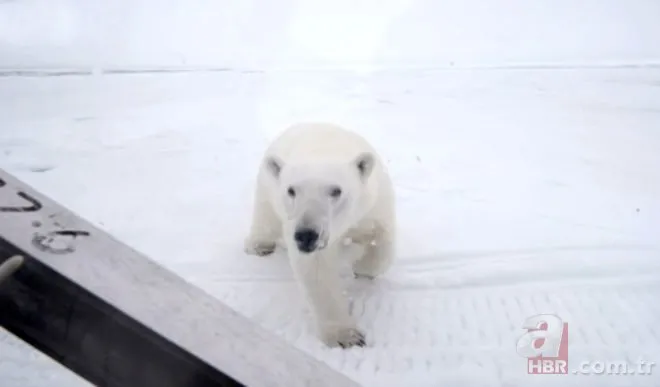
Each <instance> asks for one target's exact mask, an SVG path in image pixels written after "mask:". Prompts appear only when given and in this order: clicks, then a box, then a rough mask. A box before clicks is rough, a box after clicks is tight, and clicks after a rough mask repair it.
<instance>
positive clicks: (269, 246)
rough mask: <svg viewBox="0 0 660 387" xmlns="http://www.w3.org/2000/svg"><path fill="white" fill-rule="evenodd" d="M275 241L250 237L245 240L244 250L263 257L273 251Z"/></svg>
mask: <svg viewBox="0 0 660 387" xmlns="http://www.w3.org/2000/svg"><path fill="white" fill-rule="evenodd" d="M276 247H277V243H275V242H272V241H258V240H254V239H252V238H248V239H246V240H245V248H244V251H245V253H246V254H249V255H257V256H260V257H265V256H267V255H270V254H272V253H274V252H275V248H276Z"/></svg>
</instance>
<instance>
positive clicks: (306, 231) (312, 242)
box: [293, 227, 320, 253]
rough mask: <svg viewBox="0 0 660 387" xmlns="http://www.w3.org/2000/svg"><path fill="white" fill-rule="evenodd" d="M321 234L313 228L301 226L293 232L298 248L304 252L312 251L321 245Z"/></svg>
mask: <svg viewBox="0 0 660 387" xmlns="http://www.w3.org/2000/svg"><path fill="white" fill-rule="evenodd" d="M319 238H320V234H319V233H318V231H316V230H315V229H313V228H308V227H304V228H299V229H297V230H296V232H295V233H294V234H293V239H294V240H295V241H296V246H298V250H300V251H301V252H303V253H311V252H313V251H314V250H316V249H317V248H318V247H319Z"/></svg>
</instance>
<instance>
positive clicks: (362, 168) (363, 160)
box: [353, 152, 375, 181]
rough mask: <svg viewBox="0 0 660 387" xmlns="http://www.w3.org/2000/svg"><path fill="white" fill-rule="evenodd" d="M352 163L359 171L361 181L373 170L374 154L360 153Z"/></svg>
mask: <svg viewBox="0 0 660 387" xmlns="http://www.w3.org/2000/svg"><path fill="white" fill-rule="evenodd" d="M353 163H354V165H355V166H356V167H357V170H358V172H359V173H360V179H362V181H366V180H367V179H368V178H369V176H371V172H372V171H373V170H374V163H375V159H374V155H372V154H371V153H369V152H365V153H362V154H360V155H359V156H358V157H357V158H356V159H355V161H354V162H353Z"/></svg>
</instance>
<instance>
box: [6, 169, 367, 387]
mask: <svg viewBox="0 0 660 387" xmlns="http://www.w3.org/2000/svg"><path fill="white" fill-rule="evenodd" d="M14 256H20V257H23V259H22V264H20V267H18V269H17V270H16V271H15V272H14V273H13V274H10V275H9V276H8V277H7V278H6V279H5V280H4V281H1V282H0V325H2V326H3V327H4V328H6V329H7V330H8V331H10V332H12V333H13V334H15V335H16V336H18V337H19V338H21V339H22V340H24V341H26V342H27V343H29V344H30V345H32V346H33V347H35V348H37V349H38V350H40V351H42V352H44V353H45V354H47V355H48V356H50V357H52V358H53V359H55V360H56V361H58V362H59V363H61V364H63V365H64V366H66V367H67V368H70V369H71V370H73V371H74V372H76V373H77V374H79V375H81V376H82V377H84V378H85V379H87V380H89V381H90V382H91V383H93V384H95V385H97V386H107V387H120V386H121V387H132V386H135V387H151V386H154V387H193V386H194V387H197V386H200V387H201V386H209V387H210V386H242V385H246V386H255V387H256V386H286V387H297V386H314V387H324V386H327V387H351V386H357V384H356V383H355V382H354V381H352V380H350V379H349V378H347V377H346V376H344V375H341V374H339V373H337V372H335V371H334V370H332V369H331V368H329V367H328V366H327V365H325V364H323V363H321V362H320V361H318V360H316V359H314V358H312V357H311V356H308V355H307V354H305V353H303V352H302V351H300V350H298V349H296V348H294V347H291V346H289V345H288V344H286V343H285V342H284V341H283V340H282V339H280V338H279V337H276V336H275V335H273V334H270V333H268V332H266V331H265V330H263V329H262V328H260V327H259V326H257V325H256V324H254V323H252V322H251V321H250V320H249V319H247V318H245V317H244V316H242V315H240V314H238V313H236V312H235V311H233V310H232V309H231V308H229V307H228V306H227V305H225V304H223V303H222V302H220V301H219V300H217V299H215V298H214V297H211V296H210V295H208V294H206V293H204V292H202V291H201V290H200V289H198V288H196V287H194V286H192V285H191V284H188V283H187V282H185V281H184V280H183V279H181V278H180V277H178V276H177V275H176V274H174V273H172V272H170V271H168V270H166V269H165V268H163V267H161V266H160V265H158V264H156V263H155V262H153V261H151V260H149V259H148V258H146V257H144V256H143V255H141V254H139V253H138V252H136V251H134V250H132V249H130V248H129V247H127V246H126V245H124V244H123V243H121V242H119V241H117V240H115V239H113V238H112V237H111V236H109V235H107V234H106V233H105V232H103V231H101V230H100V229H97V228H96V227H94V226H93V225H91V224H90V223H88V222H86V221H84V220H83V219H81V218H79V217H78V216H76V215H75V214H73V213H71V212H70V211H69V210H67V209H65V208H63V207H61V206H60V205H58V204H57V203H55V202H53V201H52V200H50V199H48V198H47V197H45V196H44V195H42V194H40V193H38V192H36V191H35V190H34V189H32V188H30V187H28V186H27V185H25V184H23V183H21V182H19V181H18V180H16V179H15V178H13V177H12V176H10V175H9V174H7V173H6V172H5V171H2V170H0V264H2V263H4V262H5V261H7V260H8V259H9V258H11V257H14Z"/></svg>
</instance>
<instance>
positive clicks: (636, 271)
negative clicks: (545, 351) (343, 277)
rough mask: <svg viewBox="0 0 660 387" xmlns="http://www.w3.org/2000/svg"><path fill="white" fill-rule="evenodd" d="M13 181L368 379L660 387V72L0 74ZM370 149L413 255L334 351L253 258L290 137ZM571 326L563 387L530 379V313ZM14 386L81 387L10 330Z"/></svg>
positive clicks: (265, 265) (298, 302)
mask: <svg viewBox="0 0 660 387" xmlns="http://www.w3.org/2000/svg"><path fill="white" fill-rule="evenodd" d="M0 117H1V118H0V120H1V124H2V125H1V127H0V166H2V167H3V168H5V169H7V170H8V171H9V172H11V173H14V174H15V175H17V176H18V177H19V178H21V179H23V180H24V181H25V182H26V183H28V184H31V185H33V186H34V187H35V188H37V189H39V190H41V191H43V192H44V193H46V194H48V195H50V196H51V197H52V198H53V199H55V200H57V201H59V202H60V203H62V204H63V205H65V206H67V207H69V208H71V209H72V210H74V211H76V212H77V213H79V214H80V215H81V216H83V217H85V218H87V219H89V220H90V221H92V222H94V223H95V224H97V225H99V226H100V227H101V228H103V229H105V230H107V231H108V232H110V233H112V234H113V235H115V236H117V237H119V238H120V239H121V240H123V241H124V242H126V243H127V244H129V245H131V246H133V247H135V248H137V249H138V250H140V251H142V252H144V253H146V254H147V255H149V256H150V257H152V258H153V259H155V260H157V261H158V262H160V263H162V264H163V265H165V266H167V267H168V268H170V269H173V270H176V271H177V272H178V273H180V275H181V276H183V277H184V278H186V279H187V280H189V281H191V282H192V283H194V284H196V285H198V286H200V287H201V288H203V289H205V290H206V291H208V292H209V293H211V294H213V295H214V296H216V297H218V298H219V299H221V300H222V301H224V302H226V303H228V304H229V305H230V306H232V307H233V308H235V309H236V310H238V311H239V312H241V313H243V314H245V315H247V316H249V317H250V318H251V319H253V320H254V321H256V322H258V323H259V324H261V325H263V326H264V327H265V328H267V329H269V330H271V331H272V332H274V333H276V334H278V335H281V336H282V337H284V338H285V339H286V340H288V341H289V342H290V343H291V344H292V345H295V346H297V347H299V348H301V349H303V350H304V351H307V352H308V353H310V354H311V355H313V356H315V357H318V358H319V359H322V360H324V361H325V362H327V363H328V364H329V365H330V366H331V367H334V368H336V369H337V370H339V371H341V372H343V373H346V374H348V375H350V376H351V377H353V378H354V379H356V380H357V381H359V382H361V383H363V384H364V385H365V386H393V387H395V386H396V387H399V386H403V385H404V384H410V385H414V386H419V387H424V386H509V387H512V386H520V387H528V386H556V385H557V384H558V383H561V384H562V385H571V386H634V387H643V386H658V385H660V369H658V368H657V366H656V368H654V369H653V371H654V372H653V374H652V375H613V376H612V375H575V374H573V370H577V369H579V365H580V363H581V362H582V361H586V360H591V361H601V362H608V361H628V362H630V363H631V364H634V362H635V361H636V360H637V359H639V358H641V359H644V360H646V361H649V362H656V363H660V328H658V321H660V303H658V299H659V295H660V240H659V238H658V235H660V234H659V231H658V230H659V229H660V69H654V68H639V69H601V70H595V69H591V70H585V69H566V68H564V69H544V70H521V69H518V70H507V69H490V70H486V69H482V70H460V69H456V70H447V71H416V72H412V71H388V72H380V73H372V74H369V73H366V74H360V75H355V74H351V73H342V72H332V71H325V72H312V71H310V72H275V73H269V72H263V73H259V72H255V73H249V74H246V73H235V72H224V73H206V74H204V73H186V74H166V75H163V74H126V75H104V76H80V77H35V78H20V77H5V78H0ZM302 120H329V121H332V122H337V123H340V124H344V125H346V126H348V127H351V128H354V129H355V130H357V131H359V132H361V133H362V134H364V135H365V136H367V137H368V138H369V139H370V140H371V141H372V142H373V143H374V144H375V146H376V147H378V149H380V151H381V153H382V154H383V156H384V157H385V159H386V160H387V161H388V167H389V168H390V170H391V173H392V176H393V179H394V181H395V184H396V191H397V199H398V217H399V230H400V231H399V232H400V233H399V241H398V247H399V251H398V259H397V262H396V264H395V265H394V266H393V267H392V269H391V271H390V272H388V273H387V275H386V276H385V277H383V278H379V279H377V280H376V281H375V282H369V281H364V280H357V281H354V280H348V279H347V281H346V286H347V290H348V292H349V294H350V295H351V297H352V299H353V301H352V310H353V313H354V314H356V315H357V316H359V321H360V323H361V324H362V325H363V326H364V327H365V329H366V330H367V333H368V335H369V340H370V347H369V348H365V349H352V350H345V351H342V350H340V349H332V350H330V349H326V348H324V347H323V346H322V345H321V344H320V343H319V342H318V340H317V339H316V338H315V337H314V335H313V331H312V330H311V327H310V324H309V323H308V321H309V315H308V313H307V312H306V308H305V306H304V304H303V300H302V299H301V298H300V295H299V294H298V292H297V288H296V285H295V283H294V282H293V280H292V276H291V273H290V269H289V267H288V264H287V261H286V259H285V257H284V256H283V255H281V254H279V255H276V256H273V257H270V258H259V257H251V256H246V255H245V254H244V253H243V252H242V244H243V238H244V237H245V233H246V232H247V227H248V221H249V214H250V210H251V200H252V188H253V187H252V184H253V182H254V175H255V171H256V168H257V163H258V162H259V157H260V155H261V152H262V151H263V149H264V148H265V146H266V144H267V142H268V140H269V139H270V138H272V137H273V136H274V135H276V134H277V132H278V131H280V130H281V129H282V128H283V127H284V126H286V125H288V124H290V123H293V122H297V121H302ZM539 313H556V314H558V315H559V316H560V317H562V318H563V319H564V321H565V322H567V323H568V324H569V340H570V341H569V370H570V372H569V375H527V369H526V366H527V364H526V360H525V359H524V358H522V357H520V356H519V355H518V354H517V353H516V341H517V339H518V337H520V335H522V334H523V333H524V330H523V329H522V324H523V322H524V320H525V319H526V318H527V317H529V316H531V315H534V314H539ZM0 354H2V355H1V356H2V358H1V360H0V375H1V378H2V383H0V384H2V386H3V387H26V386H48V387H75V386H78V385H85V383H84V382H83V381H80V380H79V379H78V378H77V377H75V376H74V375H72V374H70V373H69V372H67V371H65V370H63V369H62V368H61V367H60V366H58V365H56V364H54V363H52V362H51V361H49V360H48V359H45V358H44V357H43V356H41V355H39V354H36V353H34V352H31V351H29V350H27V349H26V348H25V346H24V345H23V344H22V343H20V342H17V341H16V340H13V339H11V337H9V336H7V335H6V334H3V333H0Z"/></svg>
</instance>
